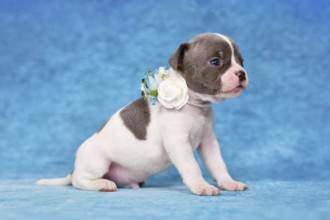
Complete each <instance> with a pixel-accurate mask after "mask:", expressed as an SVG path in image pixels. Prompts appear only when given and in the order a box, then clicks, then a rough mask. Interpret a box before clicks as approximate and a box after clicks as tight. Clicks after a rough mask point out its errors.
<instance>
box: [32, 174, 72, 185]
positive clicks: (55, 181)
mask: <svg viewBox="0 0 330 220" xmlns="http://www.w3.org/2000/svg"><path fill="white" fill-rule="evenodd" d="M71 183H72V181H71V174H69V175H67V176H66V177H63V178H54V179H41V180H39V181H38V182H36V184H37V185H40V186H68V185H71Z"/></svg>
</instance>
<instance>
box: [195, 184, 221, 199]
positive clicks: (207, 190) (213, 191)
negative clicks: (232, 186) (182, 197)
mask: <svg viewBox="0 0 330 220" xmlns="http://www.w3.org/2000/svg"><path fill="white" fill-rule="evenodd" d="M191 191H192V192H193V193H194V194H196V195H199V196H215V195H219V194H220V189H218V188H217V187H215V186H212V185H210V184H202V185H199V186H198V187H196V188H195V189H192V190H191Z"/></svg>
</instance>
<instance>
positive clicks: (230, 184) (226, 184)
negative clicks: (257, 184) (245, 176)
mask: <svg viewBox="0 0 330 220" xmlns="http://www.w3.org/2000/svg"><path fill="white" fill-rule="evenodd" d="M218 185H219V187H220V188H221V189H224V190H228V191H244V190H247V189H248V187H247V186H246V185H245V184H244V183H242V182H238V181H234V180H232V179H226V180H223V181H220V182H219V183H218Z"/></svg>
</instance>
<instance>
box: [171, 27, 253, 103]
mask: <svg viewBox="0 0 330 220" xmlns="http://www.w3.org/2000/svg"><path fill="white" fill-rule="evenodd" d="M169 64H170V66H171V67H172V69H174V70H175V71H177V72H179V73H180V74H181V75H182V76H183V77H184V78H185V80H186V82H187V85H188V87H189V89H190V90H192V91H193V92H195V93H198V94H200V96H199V97H200V98H201V99H204V101H214V102H217V101H220V100H221V99H223V98H232V97H237V96H239V95H240V94H241V92H242V91H243V90H244V89H245V88H246V87H247V84H248V76H247V74H246V71H245V69H244V68H243V58H242V55H241V53H240V51H239V49H238V47H237V45H236V44H235V43H234V42H233V41H232V40H231V39H230V38H228V37H226V36H224V35H220V34H215V33H206V34H201V35H198V36H197V37H195V38H193V39H191V40H190V41H189V42H187V43H183V44H181V45H180V46H179V48H178V49H177V51H176V52H175V53H174V54H173V55H172V56H171V58H170V60H169Z"/></svg>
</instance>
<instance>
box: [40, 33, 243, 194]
mask: <svg viewBox="0 0 330 220" xmlns="http://www.w3.org/2000/svg"><path fill="white" fill-rule="evenodd" d="M169 64H170V69H169V71H168V78H169V79H183V81H182V82H184V83H185V85H186V86H187V89H186V90H187V95H186V96H185V97H186V98H184V99H186V100H184V99H182V100H183V101H182V103H183V104H180V108H168V107H165V106H166V105H163V104H161V98H160V97H158V100H159V102H158V101H157V102H156V103H155V99H154V98H153V100H151V99H150V97H145V98H142V97H141V98H139V99H137V100H136V101H134V102H132V103H130V104H129V105H127V106H126V107H124V108H122V109H120V110H119V111H117V112H116V113H115V114H114V115H113V116H112V117H111V118H110V119H109V120H108V121H107V122H106V123H105V124H104V125H103V126H102V128H101V129H100V130H99V131H98V132H96V133H95V134H94V135H93V136H91V137H90V138H88V139H87V140H86V141H85V142H84V143H83V144H82V145H81V146H80V147H79V149H78V151H77V155H76V160H75V166H74V171H73V172H72V174H70V175H68V176H67V177H65V178H58V179H44V180H40V181H38V182H37V184H39V185H69V184H72V185H73V186H74V187H76V188H78V189H83V190H95V191H116V190H117V188H119V187H127V188H139V187H140V186H141V184H143V182H144V181H145V180H146V179H147V178H148V177H150V176H151V175H154V174H156V173H158V172H160V171H162V170H164V169H166V168H168V167H169V166H171V165H174V166H175V167H176V168H177V170H178V171H179V173H180V175H181V177H182V179H183V182H184V184H185V185H186V186H187V187H188V188H189V190H190V191H191V192H192V193H194V194H196V195H217V194H219V193H220V190H219V189H218V188H217V187H215V186H213V185H211V184H209V183H208V182H207V181H205V179H204V178H203V176H202V172H201V169H200V167H199V166H198V163H197V161H196V159H195V157H194V150H196V149H197V150H198V151H199V153H200V155H201V158H202V160H203V162H204V163H205V165H206V167H207V168H208V170H209V171H210V173H211V175H212V177H213V178H214V180H215V181H216V183H217V185H218V187H219V188H222V189H224V190H229V191H242V190H245V189H247V186H246V185H245V184H243V183H241V182H237V181H234V180H233V179H232V178H231V176H230V175H229V173H228V171H227V169H226V165H225V163H224V161H223V158H222V156H221V153H220V146H219V143H218V141H217V138H216V136H215V133H214V131H213V112H212V108H211V103H218V102H221V101H223V100H224V99H226V98H233V97H237V96H239V95H240V94H241V93H242V91H243V90H244V89H245V88H246V87H247V85H248V76H247V74H246V71H245V69H244V68H243V58H242V55H241V53H240V51H239V49H238V47H237V45H236V44H235V43H234V42H233V41H232V40H231V39H230V38H228V37H226V36H224V35H220V34H216V33H205V34H201V35H198V36H196V37H195V38H193V39H191V40H190V41H189V42H187V43H183V44H181V45H180V46H179V47H178V49H177V51H176V52H175V53H174V54H173V55H172V56H171V57H170V59H169ZM159 89H160V88H158V93H159V95H161V91H160V90H159ZM170 90H171V89H170ZM164 91H166V88H165V89H164ZM182 91H184V90H182ZM167 92H168V91H167ZM169 93H171V91H169ZM180 94H181V93H180ZM162 98H163V100H165V102H166V100H167V98H166V97H165V98H164V97H162Z"/></svg>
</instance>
